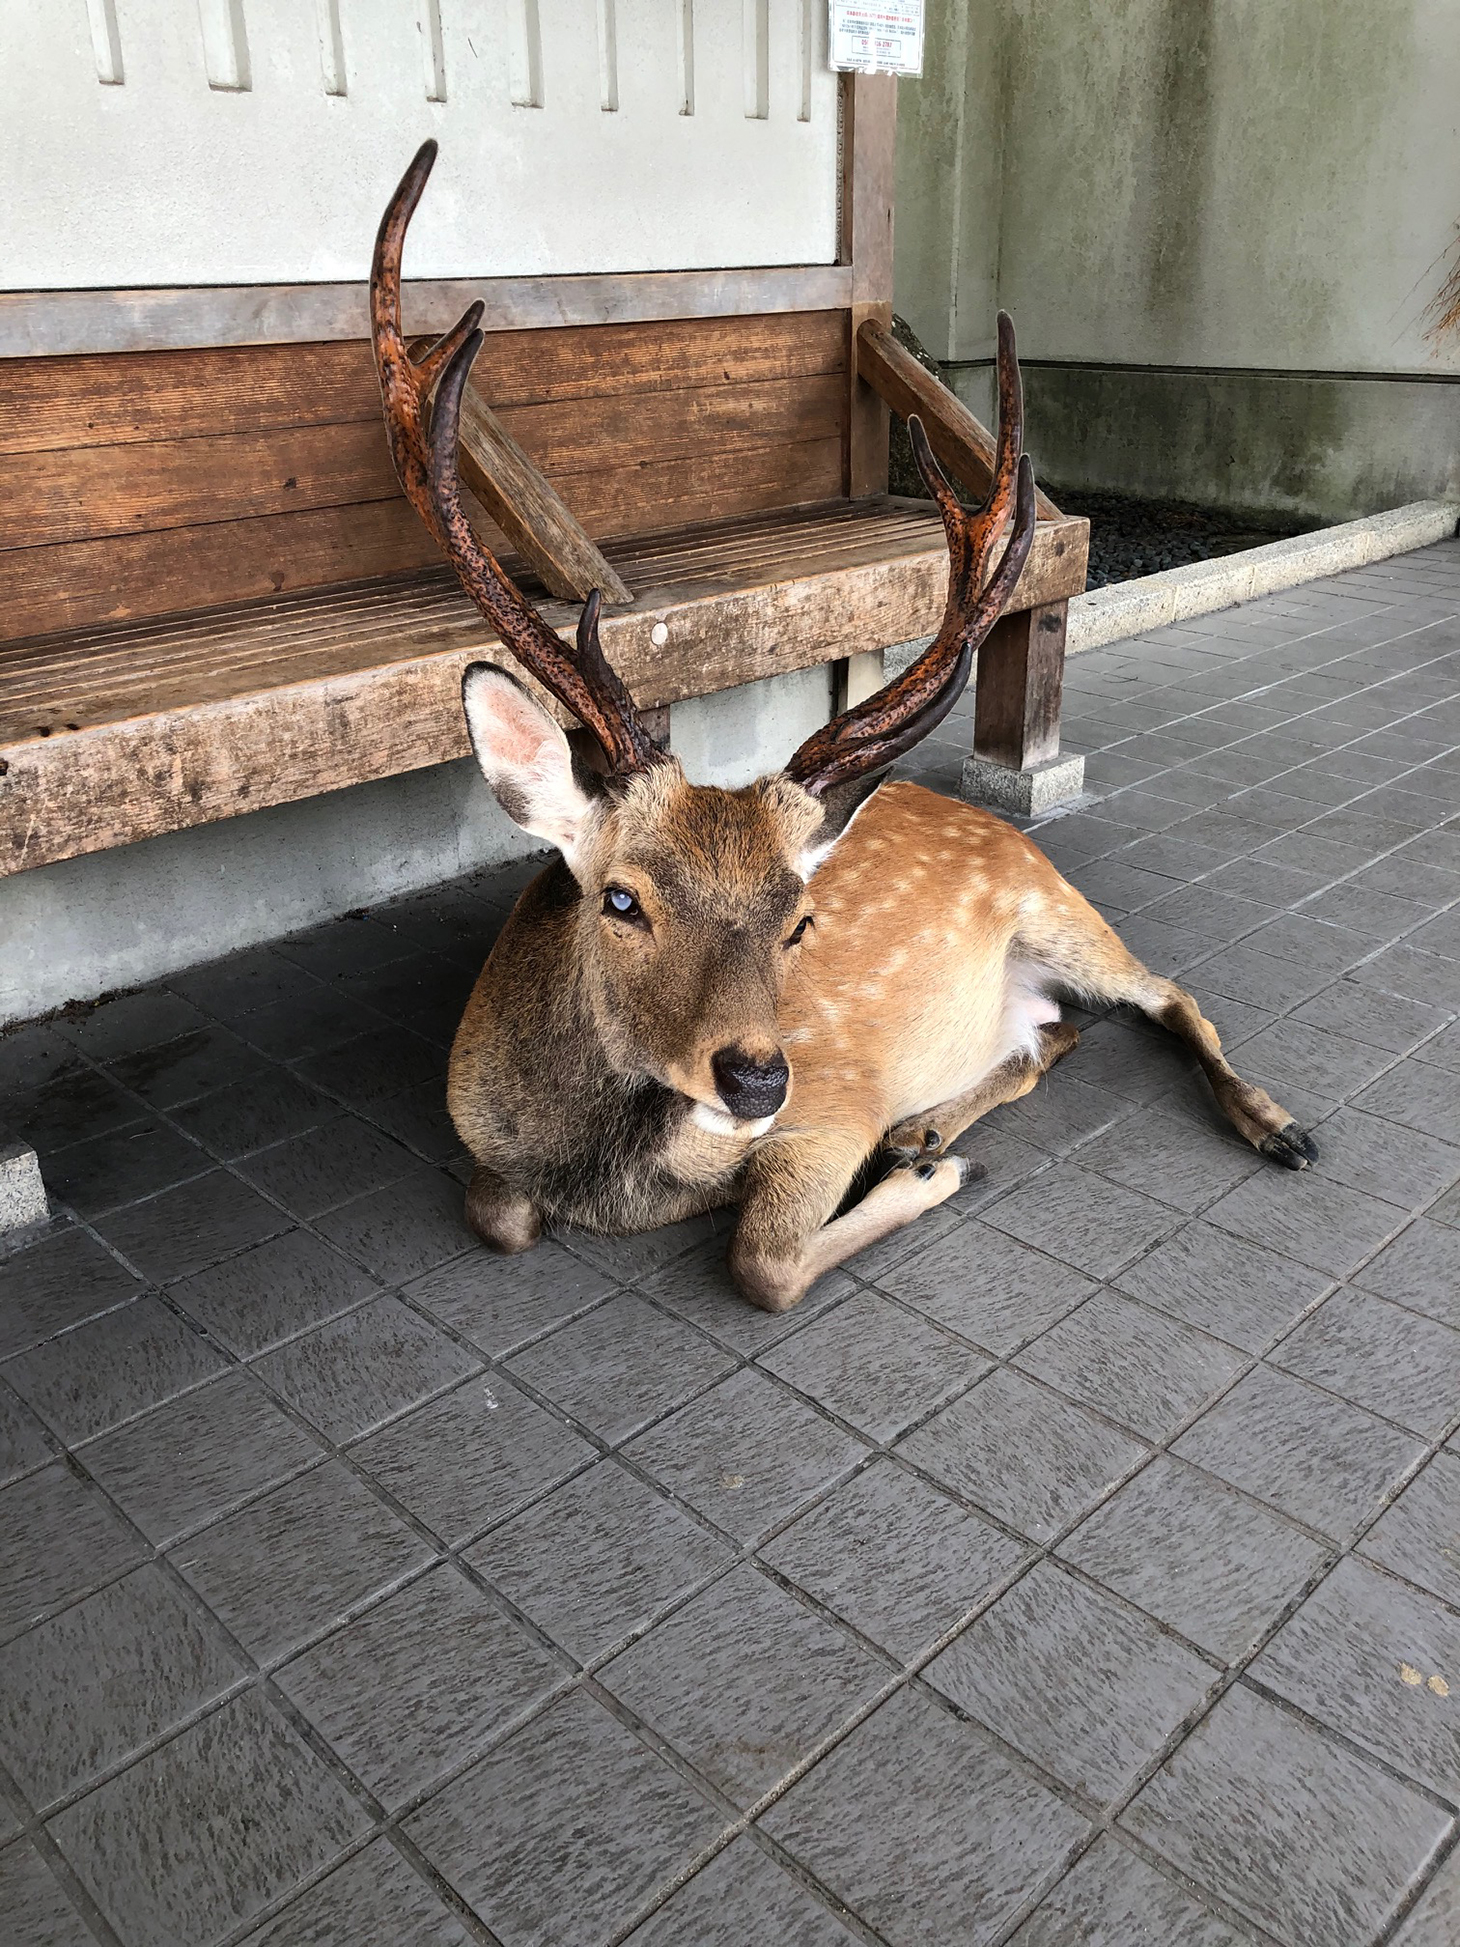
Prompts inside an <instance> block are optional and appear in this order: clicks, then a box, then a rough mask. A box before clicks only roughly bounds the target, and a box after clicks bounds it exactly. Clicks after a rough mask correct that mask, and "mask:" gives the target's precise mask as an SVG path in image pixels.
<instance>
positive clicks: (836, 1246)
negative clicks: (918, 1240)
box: [730, 1131, 976, 1312]
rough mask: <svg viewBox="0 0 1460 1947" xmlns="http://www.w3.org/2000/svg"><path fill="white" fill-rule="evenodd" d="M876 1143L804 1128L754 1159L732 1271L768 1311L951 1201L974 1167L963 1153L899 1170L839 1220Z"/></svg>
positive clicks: (749, 1295)
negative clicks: (838, 1213)
mask: <svg viewBox="0 0 1460 1947" xmlns="http://www.w3.org/2000/svg"><path fill="white" fill-rule="evenodd" d="M871 1147H872V1141H871V1139H869V1138H868V1137H867V1136H866V1135H864V1134H861V1133H858V1134H856V1135H851V1134H837V1133H835V1132H811V1131H807V1132H805V1133H804V1134H803V1133H800V1132H798V1133H797V1134H795V1135H788V1136H786V1137H785V1138H783V1139H782V1140H779V1141H776V1142H773V1143H768V1144H767V1145H766V1147H765V1148H764V1149H761V1150H758V1151H757V1152H756V1153H755V1155H754V1156H753V1157H752V1158H751V1162H750V1167H749V1170H748V1172H747V1176H746V1182H745V1188H744V1192H743V1194H742V1197H741V1204H740V1220H739V1222H738V1224H737V1225H736V1229H735V1237H734V1241H733V1242H732V1243H731V1246H730V1275H731V1276H732V1277H733V1278H734V1280H735V1283H736V1286H737V1287H738V1289H739V1290H740V1291H741V1292H742V1293H743V1294H744V1296H745V1297H747V1298H748V1299H749V1300H750V1302H751V1303H752V1304H753V1305H759V1306H760V1308H761V1310H762V1311H768V1312H781V1311H786V1310H788V1309H789V1308H790V1307H791V1306H792V1305H794V1304H795V1303H796V1302H797V1300H798V1299H800V1298H802V1297H804V1296H805V1294H806V1293H807V1292H808V1291H809V1290H810V1288H811V1286H812V1285H813V1284H815V1282H816V1280H817V1279H818V1278H820V1277H823V1276H825V1274H826V1273H827V1272H828V1271H831V1270H834V1269H835V1268H836V1266H837V1265H838V1264H841V1263H843V1262H844V1261H845V1260H846V1259H847V1258H849V1257H852V1256H854V1255H855V1253H856V1252H858V1251H864V1250H866V1249H867V1247H868V1246H869V1245H871V1244H875V1243H877V1242H878V1240H879V1239H880V1238H883V1237H886V1236H887V1235H888V1233H889V1232H891V1231H894V1230H901V1229H902V1227H903V1225H904V1224H909V1223H911V1222H912V1220H913V1218H914V1217H919V1216H921V1215H922V1213H923V1211H925V1210H931V1209H933V1208H934V1207H935V1206H936V1205H937V1204H940V1203H943V1202H945V1201H946V1200H947V1199H948V1198H949V1197H951V1196H952V1194H953V1192H954V1191H955V1190H957V1189H958V1188H959V1187H960V1186H961V1185H962V1184H964V1183H965V1182H967V1181H968V1179H969V1177H970V1176H972V1175H974V1174H976V1170H975V1167H974V1165H972V1164H970V1163H969V1162H968V1161H967V1160H966V1159H965V1158H964V1157H962V1156H948V1157H944V1158H941V1159H940V1160H938V1161H936V1162H920V1163H914V1164H911V1165H906V1166H899V1167H896V1168H894V1169H893V1170H892V1171H891V1172H890V1174H888V1175H887V1176H884V1177H883V1178H882V1180H881V1182H880V1183H875V1184H874V1185H873V1186H872V1188H871V1189H870V1190H869V1191H868V1192H867V1194H866V1196H864V1197H863V1198H862V1200H861V1202H860V1203H858V1204H856V1205H854V1206H853V1208H852V1209H851V1210H849V1211H848V1212H847V1214H846V1215H845V1216H844V1217H836V1216H834V1213H835V1211H836V1210H837V1208H838V1207H839V1206H840V1204H841V1201H842V1198H843V1197H844V1196H845V1195H846V1192H847V1188H848V1186H849V1185H850V1183H851V1182H852V1179H853V1178H854V1177H855V1175H856V1174H857V1171H858V1170H859V1169H860V1168H861V1166H862V1164H863V1163H864V1162H865V1161H866V1158H867V1153H868V1150H869V1149H870V1148H871Z"/></svg>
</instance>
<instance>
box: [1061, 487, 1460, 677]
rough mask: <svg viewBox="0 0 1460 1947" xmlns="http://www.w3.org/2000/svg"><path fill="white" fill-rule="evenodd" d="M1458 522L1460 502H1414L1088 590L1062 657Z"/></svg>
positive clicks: (1332, 570) (1333, 568) (1371, 557)
mask: <svg viewBox="0 0 1460 1947" xmlns="http://www.w3.org/2000/svg"><path fill="white" fill-rule="evenodd" d="M1457 522H1460V502H1457V501H1453V500H1416V501H1412V502H1411V503H1410V504H1409V505H1408V506H1407V507H1393V508H1391V509H1390V510H1389V512H1388V513H1385V514H1368V515H1366V516H1365V517H1364V519H1363V520H1357V521H1345V522H1343V524H1342V525H1341V526H1339V527H1323V528H1319V529H1318V530H1317V531H1316V532H1315V533H1313V534H1295V535H1293V536H1292V537H1291V538H1290V539H1289V540H1286V541H1269V542H1268V543H1267V544H1266V545H1265V546H1263V547H1260V548H1245V549H1244V550H1243V551H1242V553H1240V554H1229V555H1223V556H1222V557H1220V558H1219V559H1218V560H1215V561H1195V562H1193V563H1192V564H1191V565H1190V566H1189V567H1186V568H1167V569H1165V570H1164V571H1163V572H1162V573H1161V574H1159V575H1143V576H1141V577H1140V579H1139V580H1137V581H1121V582H1116V583H1115V584H1114V585H1113V586H1112V587H1110V588H1092V589H1091V590H1090V592H1089V593H1088V594H1085V595H1076V596H1075V597H1074V598H1073V599H1072V601H1071V602H1070V619H1069V628H1068V632H1067V634H1066V638H1065V646H1066V651H1067V653H1069V654H1071V655H1074V654H1077V653H1078V652H1079V651H1080V650H1081V649H1099V648H1101V647H1102V646H1103V645H1104V644H1105V643H1108V642H1123V641H1125V640H1126V639H1127V638H1128V637H1130V636H1137V635H1145V634H1146V633H1147V632H1148V631H1149V630H1151V629H1162V628H1165V627H1166V625H1167V624H1168V623H1170V622H1181V621H1184V620H1185V619H1186V618H1187V617H1188V616H1192V615H1213V614H1215V613H1216V611H1217V610H1218V609H1223V608H1234V607H1235V606H1236V604H1237V603H1238V602H1248V601H1251V600H1252V599H1253V598H1254V597H1255V596H1258V595H1272V594H1275V593H1276V592H1277V590H1279V589H1282V588H1296V587H1298V586H1299V585H1300V584H1301V583H1302V582H1305V581H1316V580H1317V579H1318V578H1319V577H1320V576H1321V575H1336V574H1339V573H1341V572H1342V571H1343V570H1344V569H1345V568H1361V567H1363V566H1364V565H1365V564H1366V563H1367V562H1370V561H1383V560H1386V559H1387V558H1388V556H1390V555H1392V554H1407V553H1408V552H1409V551H1410V549H1411V548H1425V547H1429V546H1430V545H1431V544H1432V543H1433V542H1435V541H1448V540H1449V539H1450V538H1451V537H1452V536H1453V534H1454V533H1455V529H1456V524H1457Z"/></svg>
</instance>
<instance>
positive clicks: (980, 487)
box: [856, 320, 1063, 521]
mask: <svg viewBox="0 0 1460 1947" xmlns="http://www.w3.org/2000/svg"><path fill="white" fill-rule="evenodd" d="M856 359H857V369H858V371H859V372H860V373H861V374H862V377H863V378H864V379H865V380H866V381H867V383H868V384H869V385H871V386H872V387H874V388H875V390H876V391H877V392H878V394H879V395H880V396H881V397H882V398H883V399H885V400H886V402H887V404H888V405H889V406H891V408H892V410H893V411H894V412H895V413H897V414H898V415H899V417H900V418H903V419H906V418H907V417H908V416H909V415H910V414H912V413H917V415H918V416H919V418H920V419H921V420H922V422H923V430H924V432H926V434H927V435H928V444H929V445H930V446H931V447H932V449H933V452H934V453H935V454H936V456H937V459H938V463H939V465H940V466H942V467H944V468H945V469H946V471H947V472H949V473H951V474H952V475H953V478H954V479H955V480H959V481H961V482H962V483H963V485H964V486H965V487H966V488H967V490H968V491H969V493H970V494H972V495H973V496H974V497H975V498H976V499H980V500H981V499H982V498H983V496H984V495H985V494H986V493H987V492H988V489H989V481H990V480H991V479H992V478H993V468H994V436H993V434H992V433H991V432H989V430H988V428H987V427H986V426H985V425H984V424H983V422H982V421H981V420H980V419H978V418H976V417H975V415H974V414H973V413H971V412H970V411H969V410H968V407H967V406H966V405H964V403H963V401H962V400H961V399H960V398H959V397H958V394H957V393H956V392H950V391H949V389H948V387H947V386H946V385H944V384H943V382H942V380H941V379H940V378H938V377H937V376H936V375H935V374H934V373H932V372H930V371H928V370H927V368H926V367H925V366H922V365H920V364H919V363H918V361H917V360H916V359H915V358H914V357H913V355H912V353H911V352H910V351H909V350H908V349H907V347H906V346H905V345H899V344H898V342H897V340H896V339H895V338H894V337H893V335H892V333H891V332H890V331H889V330H887V329H886V327H885V326H883V325H881V324H879V323H877V322H876V321H875V320H869V321H868V322H867V323H865V324H863V325H862V326H861V327H860V328H859V329H858V332H857V341H856ZM1035 503H1036V507H1037V511H1038V516H1039V519H1040V520H1042V521H1057V520H1060V519H1062V518H1063V517H1062V515H1061V514H1060V510H1059V508H1058V507H1056V506H1055V504H1054V502H1053V501H1052V500H1051V499H1050V497H1049V495H1048V494H1047V493H1043V492H1041V491H1040V490H1039V489H1038V488H1037V487H1036V489H1035Z"/></svg>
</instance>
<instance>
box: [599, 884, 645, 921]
mask: <svg viewBox="0 0 1460 1947" xmlns="http://www.w3.org/2000/svg"><path fill="white" fill-rule="evenodd" d="M603 910H604V912H606V913H609V914H611V915H612V916H613V918H614V919H627V920H632V921H635V922H637V923H638V924H639V925H641V926H642V925H644V924H645V923H646V922H645V920H644V909H643V907H642V906H641V905H640V904H639V902H638V900H637V899H635V897H634V895H633V894H632V893H631V892H630V891H629V890H628V888H627V887H626V886H605V887H604V889H603Z"/></svg>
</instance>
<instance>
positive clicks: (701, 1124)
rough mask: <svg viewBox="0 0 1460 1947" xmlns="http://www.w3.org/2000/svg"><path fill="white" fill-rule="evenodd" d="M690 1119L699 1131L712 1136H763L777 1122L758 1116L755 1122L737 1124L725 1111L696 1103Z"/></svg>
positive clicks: (770, 1116)
mask: <svg viewBox="0 0 1460 1947" xmlns="http://www.w3.org/2000/svg"><path fill="white" fill-rule="evenodd" d="M689 1119H690V1121H691V1122H692V1123H693V1124H694V1125H695V1127H696V1128H697V1129H703V1130H705V1131H706V1132H707V1133H708V1134H709V1135H711V1136H763V1135H764V1134H765V1132H766V1130H767V1129H769V1128H770V1126H771V1124H772V1123H773V1122H774V1121H775V1117H774V1116H773V1115H763V1116H757V1117H756V1119H755V1121H754V1122H737V1121H736V1120H735V1117H734V1116H733V1115H729V1114H727V1112H726V1111H725V1110H724V1109H714V1108H711V1106H710V1104H709V1103H708V1102H696V1103H695V1105H694V1107H693V1108H692V1109H691V1110H690V1112H689Z"/></svg>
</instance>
